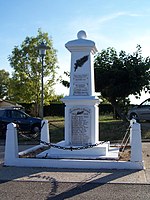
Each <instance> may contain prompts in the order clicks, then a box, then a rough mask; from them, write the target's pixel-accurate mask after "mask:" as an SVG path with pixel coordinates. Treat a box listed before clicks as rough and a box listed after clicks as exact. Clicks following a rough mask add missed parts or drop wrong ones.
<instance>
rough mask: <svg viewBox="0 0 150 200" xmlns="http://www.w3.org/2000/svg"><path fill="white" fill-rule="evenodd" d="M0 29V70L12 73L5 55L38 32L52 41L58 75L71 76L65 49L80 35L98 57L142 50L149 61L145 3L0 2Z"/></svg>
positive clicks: (149, 4) (149, 8)
mask: <svg viewBox="0 0 150 200" xmlns="http://www.w3.org/2000/svg"><path fill="white" fill-rule="evenodd" d="M0 27H1V28H0V58H1V59H0V69H5V70H7V71H10V72H11V67H10V66H9V62H8V60H7V57H8V55H10V54H11V51H12V49H13V48H14V46H16V45H20V44H21V43H22V41H23V40H24V39H25V37H26V36H29V37H30V36H36V35H37V30H38V28H41V29H42V31H44V32H48V33H49V36H51V37H52V40H53V45H54V48H55V49H57V56H58V65H59V67H60V69H59V71H58V73H59V74H62V73H63V71H69V70H70V53H69V52H68V50H67V49H66V48H65V46H64V45H65V43H66V42H68V41H69V40H73V39H76V35H77V32H78V31H79V30H85V31H86V33H87V37H88V39H91V40H93V41H94V42H95V43H96V47H97V49H98V51H101V50H102V49H106V48H107V47H114V48H116V50H117V51H120V50H125V51H126V52H128V53H132V52H133V51H135V49H136V45H137V44H140V45H141V46H142V50H143V56H150V1H149V0H142V1H141V0H107V1H106V0H5V1H4V0H0ZM58 88H60V86H57V87H56V92H57V93H59V91H60V89H58ZM61 93H65V94H66V89H64V88H62V89H61ZM147 97H148V95H143V96H142V98H141V99H140V100H139V101H137V102H138V103H140V102H141V101H142V100H143V99H146V98H147ZM132 101H134V98H132Z"/></svg>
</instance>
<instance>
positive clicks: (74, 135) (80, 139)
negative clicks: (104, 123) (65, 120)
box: [70, 107, 91, 146]
mask: <svg viewBox="0 0 150 200" xmlns="http://www.w3.org/2000/svg"><path fill="white" fill-rule="evenodd" d="M70 120H71V123H70V124H71V144H72V145H79V146H80V145H81V146H82V145H88V144H89V139H90V130H91V110H90V109H89V108H85V107H77V108H72V109H70Z"/></svg>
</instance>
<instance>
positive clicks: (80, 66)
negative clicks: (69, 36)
mask: <svg viewBox="0 0 150 200" xmlns="http://www.w3.org/2000/svg"><path fill="white" fill-rule="evenodd" d="M65 46H66V48H67V49H68V50H69V51H70V52H71V70H70V93H69V96H66V97H65V98H63V99H62V101H63V102H64V103H65V105H66V107H65V145H73V146H82V145H90V144H95V143H97V142H98V141H99V128H98V127H99V110H98V104H99V98H98V97H96V96H95V86H94V62H93V55H94V54H95V53H96V52H97V49H96V47H95V43H94V42H93V41H91V40H87V39H86V33H85V31H79V32H78V34H77V39H76V40H72V41H69V42H67V43H66V45H65Z"/></svg>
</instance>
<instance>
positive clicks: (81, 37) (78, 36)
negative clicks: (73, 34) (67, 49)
mask: <svg viewBox="0 0 150 200" xmlns="http://www.w3.org/2000/svg"><path fill="white" fill-rule="evenodd" d="M77 38H78V39H85V38H87V35H86V32H85V31H83V30H81V31H79V32H78V33H77Z"/></svg>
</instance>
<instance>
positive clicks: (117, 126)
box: [45, 115, 150, 143]
mask: <svg viewBox="0 0 150 200" xmlns="http://www.w3.org/2000/svg"><path fill="white" fill-rule="evenodd" d="M45 119H48V120H49V130H50V141H51V142H52V143H56V142H59V141H61V140H64V118H63V117H57V116H55V117H47V118H45ZM128 127H129V122H123V121H121V120H114V119H113V116H108V115H105V116H100V123H99V138H100V140H101V141H111V142H112V141H115V140H122V139H123V137H124V135H125V133H126V130H127V128H128ZM141 130H142V139H150V123H141Z"/></svg>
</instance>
